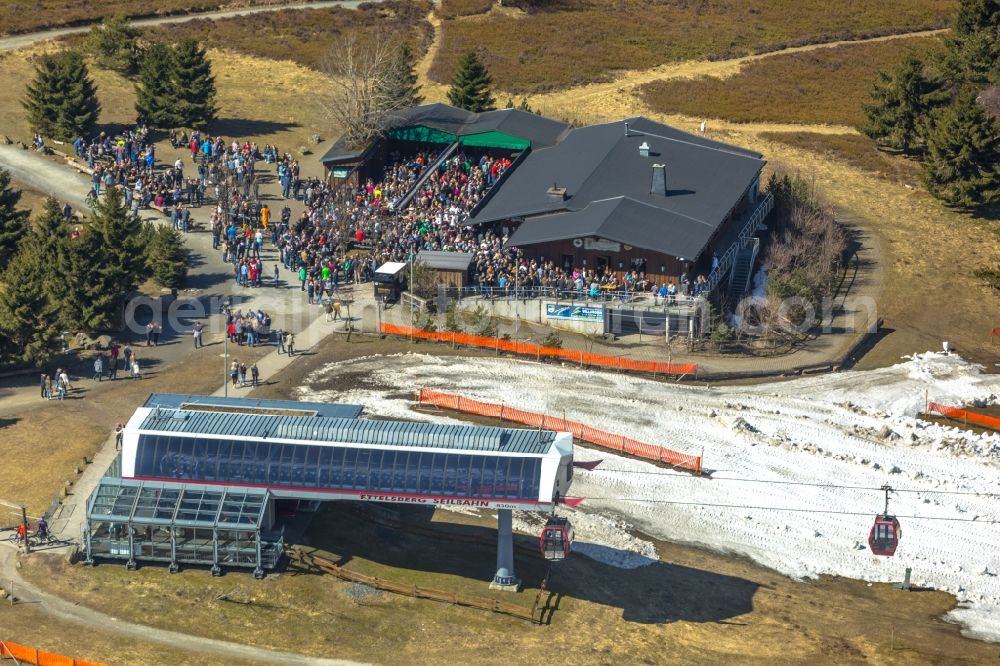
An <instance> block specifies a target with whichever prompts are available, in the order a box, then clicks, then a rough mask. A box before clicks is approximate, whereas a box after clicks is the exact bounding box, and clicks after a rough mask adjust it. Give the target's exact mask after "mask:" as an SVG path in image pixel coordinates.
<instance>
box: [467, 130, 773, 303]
mask: <svg viewBox="0 0 1000 666" xmlns="http://www.w3.org/2000/svg"><path fill="white" fill-rule="evenodd" d="M764 164H765V162H764V160H763V159H762V158H761V155H760V154H759V153H756V152H753V151H750V150H746V149H742V148H738V147H735V146H731V145H728V144H724V143H719V142H716V141H711V140H709V139H706V138H704V137H701V136H697V135H693V134H688V133H686V132H682V131H680V130H677V129H674V128H672V127H669V126H667V125H663V124H660V123H656V122H653V121H650V120H648V119H646V118H641V117H640V118H631V119H628V120H623V121H618V122H613V123H607V124H603V125H592V126H589V127H581V128H577V129H572V130H568V131H567V132H565V133H564V134H563V136H562V137H560V140H559V141H558V143H556V144H555V145H553V146H551V147H546V148H542V149H539V150H534V151H532V152H531V154H529V155H528V156H527V157H526V158H525V159H524V161H523V162H522V163H521V164H520V165H518V167H517V168H516V170H515V171H514V172H513V173H512V174H510V176H509V177H508V178H507V179H506V181H505V182H504V183H503V186H502V187H501V188H499V189H498V191H497V192H496V193H495V194H494V195H493V196H492V197H490V198H489V199H487V200H486V201H485V202H484V203H483V204H482V205H481V206H480V207H479V209H478V210H476V211H474V212H473V216H472V217H471V219H470V220H469V221H468V222H467V224H472V225H500V226H501V227H504V228H506V229H507V230H508V231H509V233H510V238H509V240H508V244H509V245H512V246H516V247H519V248H521V249H522V250H523V252H524V254H525V255H526V256H527V257H528V258H536V259H542V260H544V261H553V262H555V263H556V264H557V265H560V266H562V267H563V268H570V267H574V268H587V269H596V270H597V271H598V272H599V273H603V272H607V271H610V272H613V273H617V274H619V275H620V274H623V273H625V272H628V271H633V270H634V271H636V272H637V273H644V274H645V275H646V276H647V277H648V278H650V279H651V280H654V281H656V282H658V283H659V282H661V281H667V280H674V281H676V280H677V279H678V278H679V276H680V275H681V273H685V272H686V273H687V274H688V275H689V277H690V278H691V279H693V278H694V277H695V276H696V275H698V274H704V275H706V276H709V274H710V272H711V268H712V263H713V255H714V256H715V257H716V258H717V259H718V260H720V262H721V260H722V259H723V258H725V260H726V263H727V264H729V265H721V266H720V268H719V271H718V272H719V273H722V272H724V271H725V270H727V269H728V268H729V267H730V265H731V263H732V261H733V259H734V258H735V255H736V253H737V252H738V251H739V250H740V249H741V248H742V247H743V246H744V245H745V244H746V242H747V240H749V237H750V236H752V234H753V233H754V232H755V231H756V230H757V228H758V227H759V226H760V223H761V222H762V220H763V218H764V217H765V216H766V214H767V212H768V211H770V198H769V197H765V196H762V194H761V192H760V174H761V170H762V169H763V167H764Z"/></svg>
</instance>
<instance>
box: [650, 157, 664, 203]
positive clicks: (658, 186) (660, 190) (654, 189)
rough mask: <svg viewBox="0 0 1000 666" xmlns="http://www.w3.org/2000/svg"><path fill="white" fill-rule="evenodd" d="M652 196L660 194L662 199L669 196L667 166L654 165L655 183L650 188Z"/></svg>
mask: <svg viewBox="0 0 1000 666" xmlns="http://www.w3.org/2000/svg"><path fill="white" fill-rule="evenodd" d="M649 193H650V194H658V195H660V196H661V197H665V196H667V165H666V164H654V165H653V182H652V184H651V185H650V186H649Z"/></svg>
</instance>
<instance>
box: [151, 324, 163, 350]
mask: <svg viewBox="0 0 1000 666" xmlns="http://www.w3.org/2000/svg"><path fill="white" fill-rule="evenodd" d="M162 332H163V327H162V326H160V322H158V321H157V322H153V346H154V347H155V346H156V345H158V344H160V333H162Z"/></svg>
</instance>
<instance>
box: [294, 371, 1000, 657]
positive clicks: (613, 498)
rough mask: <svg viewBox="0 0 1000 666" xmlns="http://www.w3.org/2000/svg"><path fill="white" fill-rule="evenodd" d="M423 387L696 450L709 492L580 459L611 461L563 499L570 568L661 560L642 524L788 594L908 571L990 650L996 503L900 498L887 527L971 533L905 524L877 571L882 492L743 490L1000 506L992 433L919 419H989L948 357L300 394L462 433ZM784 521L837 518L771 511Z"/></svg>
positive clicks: (388, 385) (579, 452) (625, 463)
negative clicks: (827, 367) (814, 584)
mask: <svg viewBox="0 0 1000 666" xmlns="http://www.w3.org/2000/svg"><path fill="white" fill-rule="evenodd" d="M340 372H351V373H360V374H361V376H363V377H366V378H368V380H370V381H362V382H360V383H359V385H358V386H357V387H354V388H352V389H351V390H349V391H333V390H329V389H328V386H327V380H328V379H329V378H331V377H333V376H335V375H336V374H338V373H340ZM423 386H427V387H430V388H433V389H438V390H444V391H449V392H452V393H457V394H459V395H463V396H468V397H471V398H476V399H479V400H484V401H488V402H495V403H504V404H507V405H512V406H517V407H521V408H524V409H530V410H533V411H539V412H545V413H548V414H553V415H557V416H563V415H565V417H566V418H569V419H573V420H577V421H582V422H583V423H586V424H588V425H592V426H595V427H597V428H602V429H605V430H608V431H610V432H615V433H621V434H624V435H627V436H630V437H633V438H635V439H638V440H640V441H647V442H652V443H660V444H663V445H664V446H667V447H669V448H672V449H675V450H678V451H681V452H687V453H700V452H701V450H702V449H703V448H704V456H705V462H704V465H705V467H706V468H707V469H711V470H715V472H714V474H713V477H714V479H713V480H707V479H698V478H694V477H691V476H688V475H684V474H674V473H670V472H669V471H668V470H664V469H663V468H659V467H656V466H654V465H651V464H649V463H645V462H642V461H639V460H632V459H628V458H624V457H621V456H617V455H614V454H611V453H604V452H599V451H594V450H592V449H586V448H580V447H577V449H576V456H577V458H578V459H579V460H593V459H599V458H600V459H603V460H604V462H603V463H602V464H601V466H599V467H598V468H597V469H596V470H594V471H593V472H586V471H583V470H579V471H578V473H577V475H576V478H575V479H574V482H573V488H572V494H574V495H582V496H584V497H587V498H589V499H588V501H587V502H585V503H584V504H583V506H581V507H580V510H578V511H577V512H575V513H574V514H573V515H572V516H571V518H570V519H571V520H572V521H573V523H574V526H576V529H577V534H578V536H579V539H578V542H579V547H578V548H577V551H578V552H582V553H585V554H587V555H588V556H592V557H594V558H595V559H600V560H601V561H607V562H608V563H609V564H610V563H613V564H614V565H615V566H631V565H633V564H635V563H639V562H642V561H643V559H642V558H649V559H650V560H652V559H655V558H656V552H655V548H653V546H652V544H650V543H649V542H646V541H643V540H642V539H638V538H636V537H634V536H632V535H631V534H630V532H629V530H630V529H631V526H633V525H634V526H635V527H636V528H637V529H639V530H640V531H642V532H643V533H646V534H649V535H650V536H653V537H655V538H659V539H665V540H671V541H679V542H688V543H695V544H701V545H704V546H706V547H708V548H713V549H718V550H722V551H730V552H735V553H740V554H743V555H746V556H749V557H751V558H753V559H754V560H756V561H757V562H760V563H761V564H763V565H765V566H768V567H771V568H773V569H775V570H777V571H780V572H782V573H785V574H787V575H789V576H793V577H813V576H818V575H821V574H830V575H839V576H847V577H851V578H857V579H862V580H869V581H898V580H901V579H902V577H903V571H904V569H905V567H912V568H913V581H912V582H913V583H914V584H915V585H923V586H930V587H933V588H936V589H940V590H946V591H948V592H951V593H953V594H955V595H956V597H957V598H958V600H959V608H957V609H956V610H955V611H953V612H952V613H950V614H949V616H948V617H949V619H951V620H953V621H955V622H959V623H961V624H962V625H963V626H964V627H965V630H966V632H967V634H968V635H970V636H974V637H976V638H980V639H985V640H995V641H1000V576H998V574H1000V549H998V548H997V547H996V544H998V543H1000V525H997V524H988V523H986V522H983V521H997V520H1000V497H996V496H993V497H987V496H983V495H976V494H966V495H952V494H941V493H930V492H921V493H909V492H905V493H896V494H893V495H892V497H891V503H890V511H891V512H893V513H895V514H897V515H899V516H911V515H916V516H932V517H941V518H952V519H966V520H972V521H974V522H955V521H944V520H917V519H912V518H903V517H901V518H900V522H901V524H902V528H903V534H902V539H901V541H900V546H899V549H898V550H897V551H896V556H895V557H892V558H884V557H876V556H874V555H872V554H871V553H870V552H869V550H868V548H867V544H866V540H867V536H868V530H869V529H870V527H871V523H872V520H873V519H874V515H875V514H876V513H878V512H880V511H881V510H882V503H883V498H882V494H881V492H878V491H871V490H852V489H842V488H819V487H815V486H809V485H785V484H773V483H746V482H740V481H738V480H735V479H758V480H774V481H785V482H788V481H791V482H797V483H806V484H837V485H848V486H865V487H872V488H877V487H879V486H882V485H883V484H889V485H892V486H894V487H896V488H904V489H913V490H922V491H931V490H935V491H958V492H963V493H998V492H1000V434H996V433H993V434H985V435H979V434H975V433H969V432H964V431H961V430H959V429H958V428H954V427H950V426H943V425H938V424H932V423H928V422H925V421H921V420H919V419H917V418H916V416H917V414H919V413H920V412H921V411H923V409H924V404H925V400H932V401H935V402H940V403H944V404H948V405H955V406H958V405H963V404H969V403H972V402H977V403H978V404H995V403H996V401H997V395H1000V376H997V375H985V374H982V373H981V372H980V368H979V367H978V366H975V365H972V364H970V363H967V362H966V361H964V360H963V359H961V358H960V357H958V356H956V355H945V354H939V353H927V354H921V355H917V356H914V357H912V358H908V359H906V360H905V361H904V362H903V363H900V364H899V365H896V366H893V367H891V368H883V369H880V370H873V371H866V372H844V373H838V374H832V375H822V376H814V377H805V378H800V379H796V380H793V381H785V382H778V383H770V384H760V385H756V386H739V387H711V388H699V387H690V386H682V385H676V384H664V383H659V382H654V381H650V380H646V379H640V378H637V377H630V376H622V375H616V374H612V373H601V372H595V371H586V370H579V369H574V368H571V367H560V366H554V365H545V364H536V363H526V362H523V361H513V360H509V359H469V358H439V357H435V356H427V355H422V354H399V355H396V356H391V357H368V358H363V359H356V360H354V361H349V362H345V363H342V364H331V365H328V366H325V367H324V368H322V369H320V370H318V371H316V372H315V373H313V374H312V375H310V376H309V377H307V379H306V382H305V385H304V386H302V387H300V388H299V389H298V393H299V395H300V397H302V398H303V399H309V400H329V401H346V402H355V403H359V404H363V405H365V406H366V410H367V412H368V413H369V414H373V415H378V416H385V417H395V418H401V417H405V418H409V419H419V420H427V421H435V422H455V421H456V420H455V419H453V418H449V417H447V416H446V414H447V413H442V414H441V415H440V416H438V415H428V414H421V413H418V412H414V411H412V410H411V409H410V406H411V404H412V401H413V396H415V392H416V391H417V390H418V389H419V388H420V387H423ZM727 478H728V479H730V480H728V481H727V480H724V479H727ZM649 500H656V501H649ZM672 501H673V502H695V503H699V504H700V505H699V506H688V505H679V504H670V503H669V502H672ZM712 504H730V505H732V504H736V505H741V506H761V507H768V509H766V510H759V509H730V508H722V507H712V506H707V505H712ZM781 507H786V508H796V509H808V510H812V511H828V512H844V513H843V514H838V513H794V512H788V511H778V510H774V509H777V508H781ZM851 513H863V514H865V515H860V516H859V515H847V514H851ZM525 519H527V518H525ZM539 529H540V523H539V525H537V526H535V529H534V531H535V532H536V533H537V531H538V530H539ZM626 537H627V538H626ZM630 539H633V540H634V541H632V540H630ZM591 545H593V546H595V547H589V546H591ZM639 566H641V564H639Z"/></svg>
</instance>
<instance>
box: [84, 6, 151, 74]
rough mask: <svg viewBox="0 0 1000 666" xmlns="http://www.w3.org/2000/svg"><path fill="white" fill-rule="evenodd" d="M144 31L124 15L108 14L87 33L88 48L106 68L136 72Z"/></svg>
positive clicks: (123, 72) (123, 71) (130, 72)
mask: <svg viewBox="0 0 1000 666" xmlns="http://www.w3.org/2000/svg"><path fill="white" fill-rule="evenodd" d="M141 34H142V33H141V32H140V31H139V30H138V29H136V27H135V26H133V25H132V24H131V23H130V22H129V20H128V18H126V17H125V16H123V15H120V14H119V15H117V16H108V17H106V18H105V19H104V20H103V21H101V23H100V25H95V26H94V27H93V28H91V29H90V33H89V34H88V35H87V40H86V48H87V50H88V51H89V52H91V53H93V54H94V55H95V56H96V57H97V62H98V64H99V65H100V66H101V67H104V68H105V69H113V70H115V71H117V72H121V73H122V74H126V75H128V74H134V73H135V72H136V70H137V69H138V67H139V62H140V55H141V53H140V50H139V36H140V35H141Z"/></svg>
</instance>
